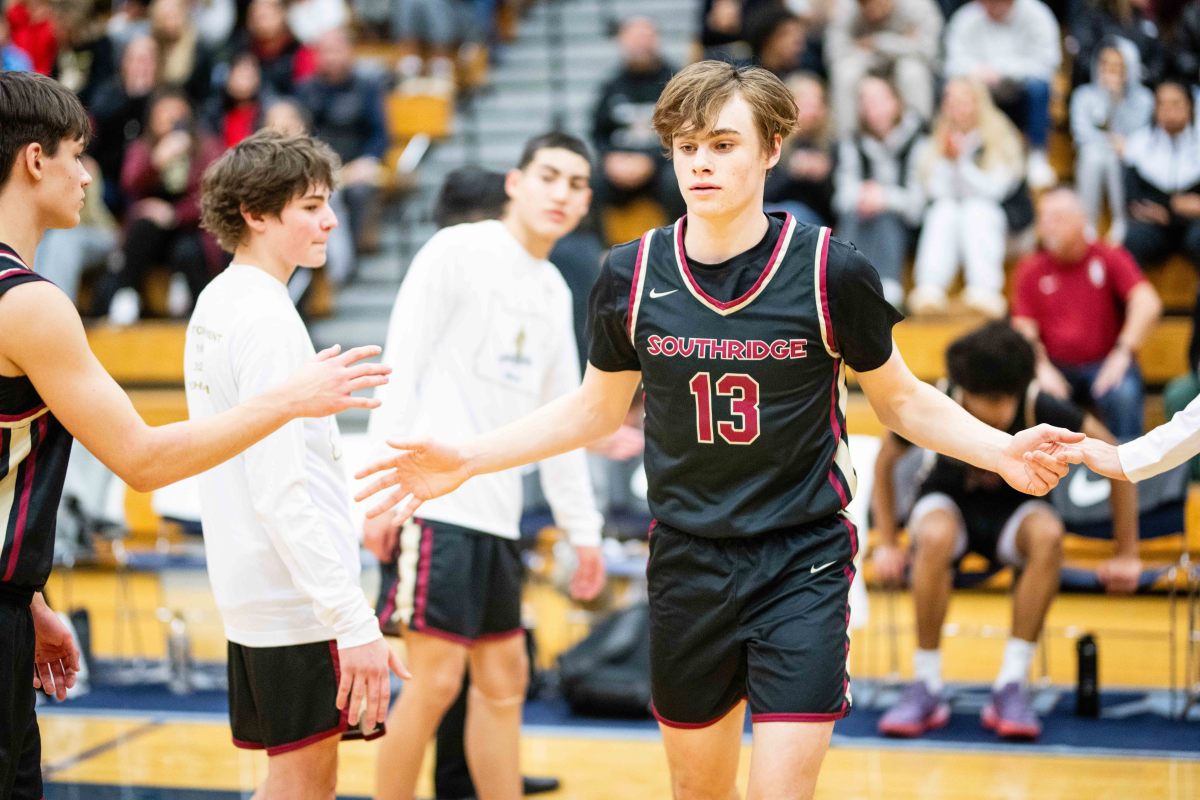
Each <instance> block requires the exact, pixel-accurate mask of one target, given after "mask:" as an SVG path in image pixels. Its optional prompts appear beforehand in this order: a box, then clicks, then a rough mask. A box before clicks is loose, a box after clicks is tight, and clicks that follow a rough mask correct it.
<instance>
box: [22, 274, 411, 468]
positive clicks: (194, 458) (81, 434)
mask: <svg viewBox="0 0 1200 800" xmlns="http://www.w3.org/2000/svg"><path fill="white" fill-rule="evenodd" d="M0 309H2V310H0V343H2V344H0V350H2V352H0V355H3V356H4V357H5V358H6V359H7V360H8V361H11V362H12V363H13V364H15V365H16V366H17V368H18V369H19V370H20V371H21V372H22V373H24V374H25V375H28V376H29V379H30V380H31V381H32V382H33V385H34V388H36V389H37V391H38V394H39V395H41V397H42V399H43V400H44V401H45V403H46V405H47V406H49V408H50V410H51V411H52V412H53V413H54V415H55V416H56V417H57V418H58V419H59V420H60V421H61V422H62V424H63V425H64V426H66V428H67V430H69V431H70V432H71V433H72V434H73V435H74V436H75V438H77V439H79V441H80V442H82V443H83V445H84V447H86V448H87V449H88V450H90V451H91V452H93V453H95V454H96V457H97V458H99V459H100V460H101V461H102V462H104V464H105V466H107V467H108V468H109V469H111V470H112V471H113V472H115V473H117V475H119V476H120V477H121V479H122V480H124V481H125V482H126V483H128V484H129V485H130V486H132V487H133V488H134V489H137V490H138V491H150V490H152V489H156V488H158V487H160V486H165V485H167V484H169V483H173V482H175V481H177V480H180V479H181V478H186V477H188V476H190V475H195V474H197V473H200V472H203V471H204V470H206V469H209V468H211V467H214V466H216V465H217V464H220V463H221V462H222V461H225V460H226V459H229V458H231V457H233V456H234V455H237V454H238V453H240V452H241V451H243V450H245V449H246V448H247V447H249V446H250V445H252V444H254V443H255V442H256V441H258V440H259V439H261V438H263V437H264V436H266V435H267V434H269V433H271V432H272V431H274V430H276V429H278V428H279V427H280V426H281V425H283V424H284V423H286V422H288V421H289V420H292V419H296V418H298V417H317V416H325V415H327V414H335V413H337V412H338V411H343V410H345V409H347V408H353V407H365V408H371V407H374V406H375V405H376V404H377V403H376V401H374V400H369V399H366V398H357V397H351V396H350V393H351V392H354V391H358V390H360V389H368V388H371V387H372V386H379V385H381V384H383V383H385V382H386V380H387V379H386V377H385V375H386V374H387V372H389V370H388V369H387V368H386V367H383V366H381V365H379V364H356V363H355V362H357V361H359V360H361V359H363V358H366V357H369V356H373V355H377V354H378V353H379V348H378V347H367V348H362V347H360V348H355V349H354V350H350V351H348V352H346V353H340V354H339V353H338V352H337V351H335V350H333V349H332V348H331V349H330V350H326V351H324V352H323V353H322V354H320V355H319V356H318V358H317V360H316V361H314V362H310V363H309V364H308V365H306V366H305V367H304V368H302V369H301V370H299V371H298V372H296V373H294V374H293V375H292V377H290V378H289V379H288V380H287V381H285V382H284V383H283V384H280V385H279V386H277V387H276V388H274V389H272V390H270V391H267V392H264V393H263V394H261V395H259V396H258V397H255V398H253V399H252V400H250V401H248V402H246V403H243V404H242V405H239V406H237V407H235V408H232V409H230V410H228V411H226V412H224V413H222V414H218V415H216V416H214V417H210V418H208V419H204V420H194V421H188V422H176V423H172V424H170V425H162V426H159V427H152V426H150V425H147V424H146V423H145V421H144V420H142V418H141V417H140V416H139V415H138V413H137V411H136V410H135V409H134V407H133V403H132V402H131V401H130V400H129V397H128V396H127V395H126V394H125V392H123V391H122V390H121V387H120V386H118V385H117V383H116V381H114V380H113V379H112V377H111V376H110V375H109V374H108V373H107V372H105V371H104V367H102V366H101V365H100V362H99V361H97V360H96V356H95V355H94V354H93V353H92V351H91V349H90V348H89V347H88V343H87V337H86V336H85V335H84V331H83V324H82V323H81V322H80V319H79V314H78V313H77V312H76V311H75V307H74V306H73V305H72V304H71V301H70V300H68V299H67V296H66V295H64V294H63V293H62V291H61V290H59V289H58V288H57V287H56V286H54V285H53V284H50V283H45V282H41V281H39V282H36V283H28V284H24V285H22V286H18V287H16V288H14V289H12V290H10V291H8V292H6V293H5V295H4V297H3V298H0Z"/></svg>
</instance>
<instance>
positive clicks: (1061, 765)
mask: <svg viewBox="0 0 1200 800" xmlns="http://www.w3.org/2000/svg"><path fill="white" fill-rule="evenodd" d="M42 735H43V739H44V741H45V753H44V758H45V760H46V764H47V768H48V777H49V779H50V780H51V781H56V782H67V783H85V784H86V783H98V784H110V785H111V784H117V785H129V786H143V787H170V788H193V789H226V790H237V789H243V790H248V789H252V788H253V787H254V786H255V785H256V783H257V782H258V781H260V780H261V779H262V778H263V777H264V776H265V774H266V757H265V756H264V755H262V754H260V753H248V752H246V751H240V750H236V749H235V748H234V747H233V746H232V745H231V744H230V743H229V731H228V728H227V727H226V726H225V725H224V724H221V723H215V722H202V723H201V722H188V721H174V722H172V721H162V720H150V719H112V718H110V719H105V718H81V717H64V716H59V715H52V714H47V715H44V716H43V717H42ZM106 745H109V746H107V747H106ZM89 750H90V751H92V752H93V753H94V755H90V756H84V757H80V754H82V753H85V752H86V751H89ZM375 750H376V748H375V745H374V744H373V743H365V744H364V743H361V742H357V743H353V744H345V745H343V746H342V749H341V768H340V770H339V780H338V793H339V796H342V795H352V796H368V795H369V794H370V792H371V786H372V780H373V778H372V776H373V769H374V763H375ZM742 755H743V757H742V760H741V780H742V785H743V786H744V785H745V780H746V774H747V772H748V770H749V748H744V749H743V754H742ZM522 763H523V767H524V769H525V771H526V772H529V773H531V774H552V775H557V776H559V777H561V778H562V779H563V783H564V786H563V789H562V790H561V791H560V792H558V793H556V794H554V795H548V797H549V798H554V799H555V800H626V799H629V800H633V799H634V798H636V799H637V800H654V799H656V798H667V797H669V791H668V782H667V772H666V767H665V765H664V759H663V755H662V749H661V746H660V744H659V743H658V742H657V741H648V740H609V739H591V738H573V737H562V738H560V737H548V736H540V735H532V736H526V737H525V740H524V744H523V751H522ZM59 765H61V766H59ZM421 791H423V792H427V793H428V792H429V791H430V789H429V781H428V780H426V781H425V782H424V785H423V788H422V789H421ZM84 796H86V795H84ZM133 796H137V795H133ZM1197 796H1200V763H1198V762H1195V761H1190V762H1188V761H1171V760H1137V759H1122V758H1103V759H1100V758H1075V757H1062V756H1040V755H1039V756H1029V755H1017V754H1013V755H1009V754H1004V755H998V754H996V753H994V752H950V751H932V750H920V751H912V750H891V749H864V748H858V747H848V746H835V747H834V748H833V749H832V750H831V751H830V753H829V756H828V758H827V759H826V762H825V769H824V771H823V772H822V777H821V784H820V786H819V787H818V791H817V797H818V798H822V799H823V800H859V799H861V800H867V799H868V798H871V799H874V798H879V799H880V800H884V799H885V798H886V800H910V798H911V800H972V799H973V798H980V800H983V799H984V798H989V799H991V798H1005V800H1017V799H1018V798H1022V799H1025V798H1027V799H1028V800H1077V799H1078V798H1082V797H1086V798H1097V799H1098V800H1102V799H1104V798H1112V800H1117V799H1118V798H1119V799H1120V800H1125V799H1126V798H1158V799H1161V800H1194V798H1196V797H1197Z"/></svg>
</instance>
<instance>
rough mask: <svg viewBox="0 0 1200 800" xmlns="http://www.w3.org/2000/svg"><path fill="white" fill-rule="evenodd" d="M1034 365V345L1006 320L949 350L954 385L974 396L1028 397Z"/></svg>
mask: <svg viewBox="0 0 1200 800" xmlns="http://www.w3.org/2000/svg"><path fill="white" fill-rule="evenodd" d="M1034 365H1035V362H1034V354H1033V346H1032V345H1030V344H1029V342H1028V341H1026V340H1025V337H1024V336H1022V335H1021V334H1019V333H1017V332H1016V331H1015V330H1013V328H1012V326H1011V325H1009V324H1008V323H1007V322H1005V321H1004V320H996V321H995V322H989V323H987V324H986V325H984V326H982V327H980V328H976V329H975V330H973V331H971V332H970V333H968V334H966V335H965V336H961V337H959V338H958V339H956V340H954V341H953V342H952V343H951V344H950V347H949V349H947V350H946V371H947V372H948V373H949V375H950V380H951V382H953V383H955V384H957V385H958V386H960V387H962V388H963V390H964V391H967V392H970V393H971V394H979V395H987V396H990V397H997V396H1000V395H1008V396H1018V397H1019V396H1021V395H1024V393H1025V389H1026V388H1027V387H1028V386H1029V383H1030V381H1032V380H1033V375H1034Z"/></svg>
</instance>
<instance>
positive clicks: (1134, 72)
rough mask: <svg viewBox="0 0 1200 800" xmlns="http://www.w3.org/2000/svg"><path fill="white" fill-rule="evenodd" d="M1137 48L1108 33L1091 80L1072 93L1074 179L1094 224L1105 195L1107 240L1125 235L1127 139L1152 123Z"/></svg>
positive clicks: (1151, 107) (1151, 100)
mask: <svg viewBox="0 0 1200 800" xmlns="http://www.w3.org/2000/svg"><path fill="white" fill-rule="evenodd" d="M1141 72H1142V68H1141V60H1140V59H1139V57H1138V51H1137V48H1136V47H1135V46H1134V45H1133V43H1132V42H1130V41H1129V40H1127V39H1123V38H1120V37H1117V36H1113V37H1110V38H1108V39H1106V40H1105V41H1104V42H1103V43H1102V44H1101V45H1100V48H1099V49H1098V50H1097V51H1096V58H1095V59H1094V61H1093V63H1092V82H1091V83H1086V84H1084V85H1082V86H1080V87H1079V88H1077V89H1076V90H1075V91H1074V92H1073V93H1072V94H1071V137H1072V138H1073V139H1074V140H1075V149H1076V156H1075V183H1076V188H1077V189H1078V191H1079V199H1080V200H1081V201H1082V202H1083V208H1084V212H1085V213H1086V214H1087V219H1088V223H1089V224H1090V225H1091V226H1092V230H1096V229H1097V221H1098V219H1099V217H1100V201H1101V194H1102V193H1103V194H1104V195H1106V197H1105V198H1104V199H1106V200H1107V201H1108V211H1109V213H1110V214H1111V215H1112V224H1111V225H1109V228H1108V237H1107V238H1108V240H1109V241H1110V242H1120V241H1123V240H1124V238H1125V230H1126V216H1125V172H1124V166H1123V165H1122V164H1121V157H1122V155H1123V154H1124V152H1125V140H1126V139H1127V138H1128V137H1129V136H1130V135H1131V134H1133V133H1135V132H1137V131H1139V130H1141V129H1142V128H1144V127H1146V126H1147V125H1148V124H1149V123H1150V118H1151V116H1152V115H1153V114H1154V93H1153V92H1151V91H1150V90H1149V89H1147V88H1146V87H1145V86H1142V84H1141V83H1140V82H1139V81H1140V79H1141Z"/></svg>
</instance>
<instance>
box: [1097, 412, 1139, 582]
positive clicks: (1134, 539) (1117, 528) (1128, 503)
mask: <svg viewBox="0 0 1200 800" xmlns="http://www.w3.org/2000/svg"><path fill="white" fill-rule="evenodd" d="M1083 432H1084V433H1086V434H1087V435H1088V437H1089V438H1088V439H1087V441H1088V442H1104V443H1105V444H1106V445H1108V446H1109V447H1112V446H1113V445H1115V444H1116V441H1117V440H1116V438H1115V437H1113V435H1112V434H1111V433H1109V431H1108V429H1107V428H1105V427H1104V425H1102V424H1101V423H1100V420H1098V419H1096V418H1095V417H1093V416H1092V415H1091V414H1088V415H1087V416H1086V417H1084V418H1083ZM1109 480H1110V482H1111V484H1112V492H1111V494H1110V495H1109V498H1108V503H1109V507H1110V508H1111V514H1112V524H1113V544H1114V546H1115V547H1114V552H1113V557H1112V558H1110V559H1108V560H1107V561H1105V562H1104V563H1102V564H1101V565H1100V566H1099V567H1097V569H1096V575H1097V577H1099V578H1100V582H1101V583H1102V584H1104V586H1105V588H1106V589H1108V591H1110V592H1121V593H1125V592H1135V591H1137V588H1138V579H1139V578H1141V576H1142V561H1141V558H1140V557H1139V554H1138V498H1137V487H1136V486H1134V485H1133V484H1132V483H1129V482H1127V481H1123V480H1118V479H1116V478H1109Z"/></svg>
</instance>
